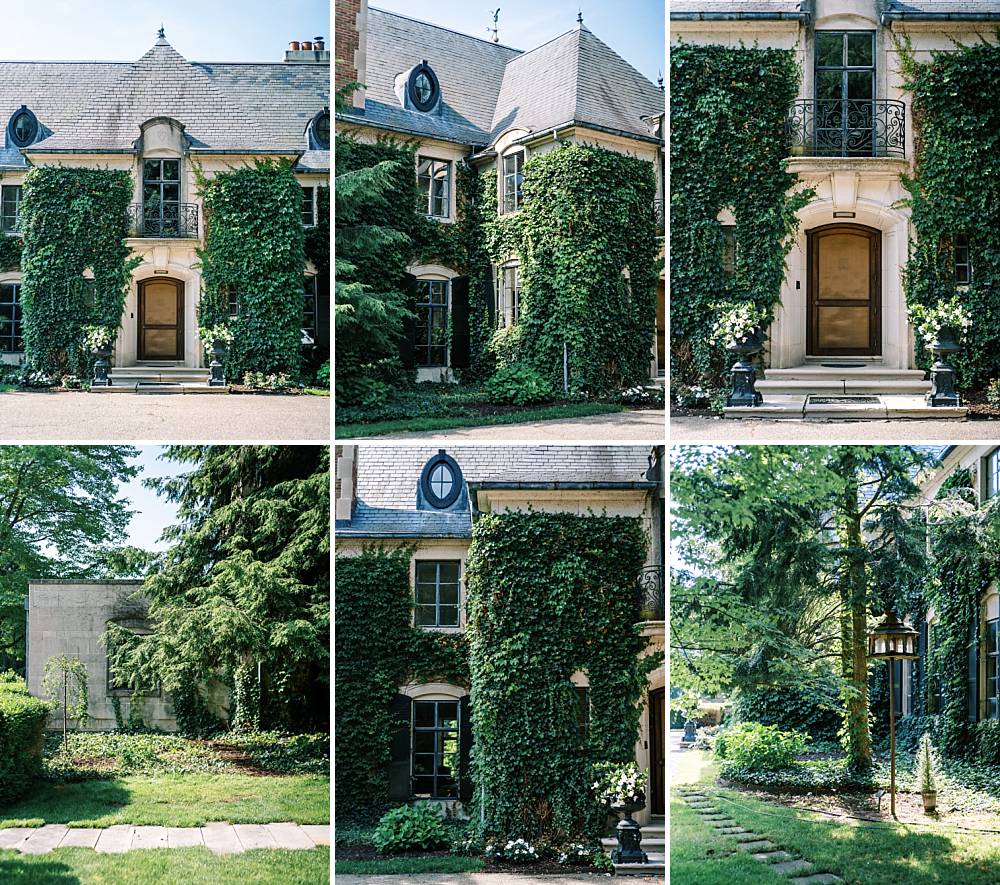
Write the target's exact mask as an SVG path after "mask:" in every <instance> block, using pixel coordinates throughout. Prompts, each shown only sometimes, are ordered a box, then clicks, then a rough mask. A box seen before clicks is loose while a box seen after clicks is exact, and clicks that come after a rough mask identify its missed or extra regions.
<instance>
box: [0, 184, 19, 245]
mask: <svg viewBox="0 0 1000 885" xmlns="http://www.w3.org/2000/svg"><path fill="white" fill-rule="evenodd" d="M20 224H21V185H19V184H5V185H3V186H2V187H0V232H2V233H5V234H10V233H15V232H16V231H17V230H18V228H19V227H20Z"/></svg>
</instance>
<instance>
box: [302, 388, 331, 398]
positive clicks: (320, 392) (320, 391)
mask: <svg viewBox="0 0 1000 885" xmlns="http://www.w3.org/2000/svg"><path fill="white" fill-rule="evenodd" d="M302 392H303V393H307V394H309V396H329V395H330V388H329V387H306V388H304V389H303V390H302Z"/></svg>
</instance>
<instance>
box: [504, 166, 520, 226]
mask: <svg viewBox="0 0 1000 885" xmlns="http://www.w3.org/2000/svg"><path fill="white" fill-rule="evenodd" d="M523 184H524V151H518V152H517V153H514V154H509V155H508V156H506V157H504V158H503V212H504V214H505V215H506V214H507V213H508V212H516V211H517V210H518V209H520V208H521V202H522V200H523V194H522V190H521V187H522V185H523Z"/></svg>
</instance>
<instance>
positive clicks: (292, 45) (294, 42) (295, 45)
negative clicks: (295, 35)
mask: <svg viewBox="0 0 1000 885" xmlns="http://www.w3.org/2000/svg"><path fill="white" fill-rule="evenodd" d="M288 48H289V49H290V50H291V51H292V52H298V51H299V41H298V40H292V41H291V42H290V43H289V44H288Z"/></svg>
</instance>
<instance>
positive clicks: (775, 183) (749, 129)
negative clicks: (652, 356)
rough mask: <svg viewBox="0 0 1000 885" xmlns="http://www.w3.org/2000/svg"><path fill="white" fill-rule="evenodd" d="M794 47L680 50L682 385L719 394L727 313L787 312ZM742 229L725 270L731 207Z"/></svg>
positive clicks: (675, 224)
mask: <svg viewBox="0 0 1000 885" xmlns="http://www.w3.org/2000/svg"><path fill="white" fill-rule="evenodd" d="M798 84H799V69H798V66H797V65H796V62H795V54H794V52H792V51H791V50H784V49H760V48H752V49H748V48H746V47H739V48H732V47H727V46H690V45H685V44H681V45H678V46H674V47H672V49H671V53H670V172H671V178H670V255H671V259H670V324H671V325H670V335H671V370H672V383H673V384H675V385H676V384H679V383H680V384H706V383H708V384H710V385H715V386H721V378H722V373H723V372H724V371H725V369H726V368H727V366H726V360H725V354H724V352H723V351H722V350H721V348H720V347H719V346H717V345H713V344H712V343H711V342H710V341H709V340H708V339H709V335H710V333H711V331H712V326H713V325H714V323H715V320H716V318H717V315H718V313H719V310H720V308H721V306H722V305H723V304H727V303H729V304H731V303H742V302H749V303H751V304H753V305H754V306H755V307H757V308H759V309H762V310H765V311H767V312H768V313H769V314H770V312H771V311H772V310H773V308H774V306H775V305H776V304H777V303H778V301H779V298H780V295H781V284H782V281H783V279H784V276H785V255H786V254H787V253H788V250H789V249H790V248H791V244H792V238H791V236H790V235H791V234H792V233H793V232H794V231H795V229H796V227H797V220H796V217H795V213H796V211H797V210H798V209H800V208H801V207H803V206H804V205H805V204H806V202H807V201H808V197H809V194H808V192H801V191H800V192H792V188H793V187H794V185H795V183H796V177H795V176H794V175H792V174H791V173H789V172H788V171H787V170H786V168H785V164H784V162H783V161H784V159H785V157H786V156H787V153H788V152H787V149H786V146H785V117H786V114H787V112H788V106H789V104H790V103H791V102H792V101H793V100H794V99H795V97H796V95H797V94H798ZM727 208H728V209H730V210H731V211H732V213H733V215H734V216H735V220H736V243H737V247H736V254H735V263H734V268H733V272H732V274H729V273H727V272H726V271H725V269H724V267H723V232H722V226H721V224H720V222H719V221H718V217H719V213H720V212H721V211H722V210H723V209H727Z"/></svg>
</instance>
